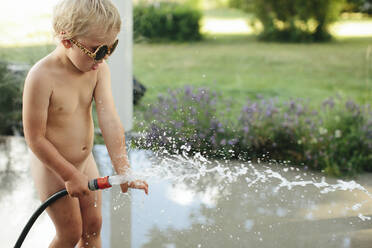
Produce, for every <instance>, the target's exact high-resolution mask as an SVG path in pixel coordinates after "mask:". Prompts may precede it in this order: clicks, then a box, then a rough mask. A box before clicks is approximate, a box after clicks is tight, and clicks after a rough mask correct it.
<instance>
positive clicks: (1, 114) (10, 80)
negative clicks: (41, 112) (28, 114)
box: [0, 62, 24, 135]
mask: <svg viewBox="0 0 372 248" xmlns="http://www.w3.org/2000/svg"><path fill="white" fill-rule="evenodd" d="M23 80H24V77H23V76H22V75H18V74H15V73H12V72H11V71H9V69H8V65H7V63H5V62H0V134H1V135H11V134H14V133H15V132H19V133H22V125H21V122H22V85H23Z"/></svg>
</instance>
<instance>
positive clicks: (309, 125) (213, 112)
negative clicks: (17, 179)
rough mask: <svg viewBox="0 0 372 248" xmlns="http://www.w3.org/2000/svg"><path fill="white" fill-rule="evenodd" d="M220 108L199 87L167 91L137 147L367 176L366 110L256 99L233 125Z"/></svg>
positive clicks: (329, 102)
mask: <svg viewBox="0 0 372 248" xmlns="http://www.w3.org/2000/svg"><path fill="white" fill-rule="evenodd" d="M218 105H220V106H224V107H225V108H226V102H225V101H224V100H223V98H222V97H221V96H218V95H217V94H216V93H213V92H211V91H210V90H208V89H205V88H203V89H197V90H196V89H193V88H191V87H185V89H183V90H174V91H169V95H168V96H164V95H162V96H159V99H158V101H157V102H156V104H154V105H153V106H152V107H151V108H149V109H148V111H147V112H146V113H145V118H144V119H145V121H146V122H145V123H142V129H143V132H144V135H143V138H141V139H139V140H138V141H137V145H139V146H141V147H145V148H150V149H154V150H162V151H167V152H170V153H180V152H187V153H190V154H195V153H197V152H200V153H202V154H203V155H205V156H207V157H215V158H225V159H234V158H238V159H243V160H255V159H258V158H259V159H261V160H262V159H266V160H267V161H270V160H272V159H275V160H276V161H290V162H291V163H293V164H297V165H304V166H308V167H310V168H313V169H316V170H323V171H325V172H326V173H327V174H332V175H337V176H340V175H353V174H355V173H358V172H361V171H372V166H371V164H372V154H371V153H370V151H371V149H372V110H371V107H370V106H359V105H357V104H355V103H354V102H352V101H347V102H345V101H343V100H342V99H338V98H336V99H331V98H330V99H326V100H325V101H324V102H323V105H322V107H321V108H320V109H319V110H317V111H316V110H314V109H311V108H310V107H309V105H308V103H307V102H306V101H304V100H301V99H297V100H296V101H294V100H292V101H288V102H278V101H276V100H275V99H268V100H267V99H266V100H265V99H259V100H256V101H252V100H249V101H247V103H246V104H245V105H244V106H243V108H242V110H241V113H240V116H239V118H231V116H227V115H224V114H223V113H222V112H219V111H218V110H219V109H222V108H221V107H217V106H218ZM231 119H236V120H237V121H236V122H232V121H229V120H231ZM146 123H148V124H146Z"/></svg>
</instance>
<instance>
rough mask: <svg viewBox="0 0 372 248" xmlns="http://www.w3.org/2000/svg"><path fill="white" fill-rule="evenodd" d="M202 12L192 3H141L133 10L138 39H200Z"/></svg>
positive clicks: (135, 32)
mask: <svg viewBox="0 0 372 248" xmlns="http://www.w3.org/2000/svg"><path fill="white" fill-rule="evenodd" d="M201 17H202V14H201V12H200V11H199V10H197V9H194V8H192V7H190V5H181V4H177V3H172V2H157V3H154V4H145V3H140V4H138V5H136V6H135V7H134V10H133V29H134V37H135V38H136V39H139V38H146V39H150V40H155V41H157V40H173V41H190V40H191V41H193V40H200V39H201V38H202V37H201V33H200V31H199V30H200V24H199V21H200V19H201Z"/></svg>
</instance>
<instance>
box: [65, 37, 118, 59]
mask: <svg viewBox="0 0 372 248" xmlns="http://www.w3.org/2000/svg"><path fill="white" fill-rule="evenodd" d="M70 41H71V42H72V43H74V44H75V45H76V46H77V47H78V48H80V49H81V50H82V51H83V53H85V54H86V55H88V56H89V57H91V58H92V59H94V60H96V61H99V60H101V59H103V58H104V57H105V56H106V55H109V56H110V55H111V54H112V53H113V52H114V50H115V48H116V46H117V45H118V43H119V40H118V39H117V40H116V41H115V42H114V44H112V45H111V46H108V45H100V46H99V47H97V49H96V50H95V51H94V52H91V51H90V50H89V49H88V48H86V47H85V46H83V45H82V44H81V43H80V42H78V41H76V40H74V39H70Z"/></svg>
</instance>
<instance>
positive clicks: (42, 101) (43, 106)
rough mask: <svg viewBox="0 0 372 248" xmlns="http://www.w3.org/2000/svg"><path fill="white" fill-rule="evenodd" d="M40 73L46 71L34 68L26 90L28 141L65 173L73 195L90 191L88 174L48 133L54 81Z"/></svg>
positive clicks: (60, 171) (54, 166) (54, 169)
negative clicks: (80, 168) (67, 157)
mask: <svg viewBox="0 0 372 248" xmlns="http://www.w3.org/2000/svg"><path fill="white" fill-rule="evenodd" d="M39 70H40V69H39ZM39 75H42V73H40V72H38V71H37V69H33V70H31V71H30V72H29V74H28V75H27V78H26V81H25V86H24V91H23V113H22V117H23V127H24V133H25V138H26V141H27V144H28V145H29V147H30V148H31V150H32V151H33V152H34V154H35V155H36V156H37V157H38V158H39V159H40V160H41V161H42V162H43V163H44V164H45V165H46V166H48V168H50V169H52V170H53V171H55V172H56V173H57V174H58V175H60V176H61V178H62V179H63V181H64V182H65V186H66V189H67V192H68V193H69V194H70V195H71V196H74V197H79V196H82V195H87V194H88V192H89V189H88V178H87V177H86V176H85V175H83V174H82V173H81V172H80V171H79V170H78V169H76V168H75V166H74V165H73V164H71V163H70V162H68V161H67V160H66V159H65V158H64V157H63V156H62V155H61V154H60V153H59V152H58V150H57V149H56V148H55V147H54V145H53V144H52V143H51V142H50V141H49V140H48V139H47V138H46V137H45V133H46V123H47V117H48V106H49V99H50V97H51V94H52V85H51V83H50V81H48V82H46V81H43V79H42V77H40V76H39Z"/></svg>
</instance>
